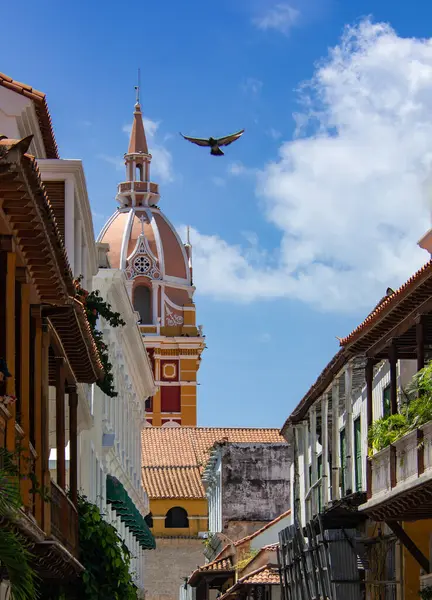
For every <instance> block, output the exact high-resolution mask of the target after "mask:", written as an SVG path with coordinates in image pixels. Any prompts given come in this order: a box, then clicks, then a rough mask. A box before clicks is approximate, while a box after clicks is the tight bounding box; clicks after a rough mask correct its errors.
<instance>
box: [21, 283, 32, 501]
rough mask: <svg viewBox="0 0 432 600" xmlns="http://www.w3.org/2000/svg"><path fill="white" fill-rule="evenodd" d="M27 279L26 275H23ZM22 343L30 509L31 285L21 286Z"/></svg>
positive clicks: (24, 487) (24, 489)
mask: <svg viewBox="0 0 432 600" xmlns="http://www.w3.org/2000/svg"><path fill="white" fill-rule="evenodd" d="M23 276H24V277H25V274H23ZM20 334H21V341H20V353H21V357H20V371H21V373H20V377H21V381H20V398H19V400H20V410H21V423H20V424H21V427H22V430H23V431H24V437H23V439H22V441H21V452H22V454H21V456H22V458H23V460H22V461H20V465H21V474H22V475H23V476H24V479H23V480H22V483H21V495H22V501H23V504H24V506H25V507H27V508H29V507H30V504H31V503H30V488H31V482H30V479H29V477H28V475H29V472H30V470H31V464H30V460H31V455H30V285H29V284H28V283H22V284H21V332H20Z"/></svg>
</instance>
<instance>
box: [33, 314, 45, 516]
mask: <svg viewBox="0 0 432 600" xmlns="http://www.w3.org/2000/svg"><path fill="white" fill-rule="evenodd" d="M32 317H33V319H34V324H35V337H34V341H33V343H34V377H33V383H34V390H33V399H34V407H33V415H34V417H33V421H34V423H33V426H34V442H35V450H36V454H37V457H36V464H35V475H36V479H37V483H38V485H39V486H42V485H43V483H44V481H43V476H44V474H43V434H42V420H41V415H42V377H43V366H42V355H43V354H42V317H41V313H40V307H39V306H32ZM42 502H43V500H42V497H41V495H40V494H36V496H35V516H36V520H37V521H38V523H39V524H43V507H42Z"/></svg>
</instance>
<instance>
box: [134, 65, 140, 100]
mask: <svg viewBox="0 0 432 600" xmlns="http://www.w3.org/2000/svg"><path fill="white" fill-rule="evenodd" d="M140 88H141V69H139V68H138V85H136V86H135V91H136V103H137V104H139V103H140Z"/></svg>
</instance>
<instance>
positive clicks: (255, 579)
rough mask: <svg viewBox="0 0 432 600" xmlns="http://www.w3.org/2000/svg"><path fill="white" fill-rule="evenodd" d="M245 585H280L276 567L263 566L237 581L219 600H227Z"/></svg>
mask: <svg viewBox="0 0 432 600" xmlns="http://www.w3.org/2000/svg"><path fill="white" fill-rule="evenodd" d="M246 585H280V575H279V569H278V567H277V566H276V565H264V566H263V567H260V568H259V569H257V570H256V571H252V573H248V574H247V575H245V576H244V577H242V578H241V579H239V580H238V581H237V582H236V583H235V584H234V585H233V586H232V587H230V588H229V589H228V590H227V591H226V592H225V594H223V595H222V596H220V597H219V600H228V598H229V597H230V596H232V595H233V593H234V592H235V591H236V590H238V589H239V588H242V587H243V586H246Z"/></svg>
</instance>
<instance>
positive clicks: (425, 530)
mask: <svg viewBox="0 0 432 600" xmlns="http://www.w3.org/2000/svg"><path fill="white" fill-rule="evenodd" d="M403 528H404V530H405V531H406V532H407V534H408V535H409V537H410V538H411V539H412V541H413V542H414V543H415V544H416V546H417V547H418V548H419V549H420V550H421V551H422V552H423V554H424V555H425V556H426V558H427V557H429V543H430V542H429V540H430V536H431V534H432V519H428V520H424V521H414V522H411V523H408V522H405V523H404V524H403ZM403 565H404V596H403V598H404V600H418V598H419V588H420V585H419V581H420V567H419V564H418V563H417V561H416V560H414V558H413V557H412V556H411V554H410V553H409V552H408V550H406V548H405V547H404V548H403Z"/></svg>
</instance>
